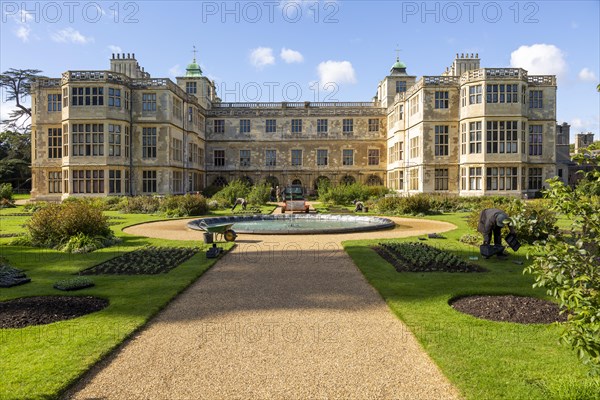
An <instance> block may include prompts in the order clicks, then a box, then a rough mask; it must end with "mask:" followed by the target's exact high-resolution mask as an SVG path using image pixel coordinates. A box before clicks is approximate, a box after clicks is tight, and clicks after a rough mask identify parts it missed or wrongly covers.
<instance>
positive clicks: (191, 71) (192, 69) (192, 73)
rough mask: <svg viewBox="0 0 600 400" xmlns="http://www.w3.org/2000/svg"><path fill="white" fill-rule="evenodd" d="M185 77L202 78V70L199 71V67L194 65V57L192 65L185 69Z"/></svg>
mask: <svg viewBox="0 0 600 400" xmlns="http://www.w3.org/2000/svg"><path fill="white" fill-rule="evenodd" d="M185 76H186V77H196V76H202V70H201V69H200V66H199V65H198V64H197V63H196V57H194V61H192V63H191V64H190V65H188V66H187V68H186V69H185Z"/></svg>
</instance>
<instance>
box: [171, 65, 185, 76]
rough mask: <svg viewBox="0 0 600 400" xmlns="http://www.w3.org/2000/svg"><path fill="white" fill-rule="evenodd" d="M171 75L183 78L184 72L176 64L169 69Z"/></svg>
mask: <svg viewBox="0 0 600 400" xmlns="http://www.w3.org/2000/svg"><path fill="white" fill-rule="evenodd" d="M169 75H170V76H175V77H177V76H183V71H182V70H181V67H180V66H179V64H175V65H173V66H172V67H171V68H169Z"/></svg>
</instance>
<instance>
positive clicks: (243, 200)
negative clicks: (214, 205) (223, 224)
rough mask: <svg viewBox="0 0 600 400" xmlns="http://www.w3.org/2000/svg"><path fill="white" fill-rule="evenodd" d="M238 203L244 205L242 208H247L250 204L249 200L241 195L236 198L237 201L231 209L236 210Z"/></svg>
mask: <svg viewBox="0 0 600 400" xmlns="http://www.w3.org/2000/svg"><path fill="white" fill-rule="evenodd" d="M238 204H240V205H241V206H242V210H245V209H246V206H247V205H248V202H247V201H246V199H244V198H242V197H240V198H237V199H235V203H233V207H231V211H233V210H235V208H236V207H237V206H238Z"/></svg>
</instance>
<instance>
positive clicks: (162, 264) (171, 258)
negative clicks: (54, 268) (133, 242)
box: [79, 246, 200, 275]
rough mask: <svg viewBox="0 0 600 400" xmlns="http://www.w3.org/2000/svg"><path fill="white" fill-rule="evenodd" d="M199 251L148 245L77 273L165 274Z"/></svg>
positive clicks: (187, 248) (197, 249) (196, 249)
mask: <svg viewBox="0 0 600 400" xmlns="http://www.w3.org/2000/svg"><path fill="white" fill-rule="evenodd" d="M199 251H200V249H199V248H189V247H154V246H149V247H145V248H143V249H139V250H135V251H131V252H129V253H125V254H123V255H121V256H118V257H115V258H112V259H110V260H108V261H105V262H103V263H100V264H98V265H94V266H93V267H90V268H87V269H84V270H83V271H81V272H80V273H79V275H102V274H115V275H143V274H147V275H154V274H166V273H168V272H169V271H170V270H172V269H173V268H175V267H177V266H178V265H179V264H182V263H183V262H185V261H187V260H188V259H190V258H191V257H193V256H194V255H195V254H196V253H198V252H199Z"/></svg>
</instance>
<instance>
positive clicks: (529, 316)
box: [450, 295, 567, 324]
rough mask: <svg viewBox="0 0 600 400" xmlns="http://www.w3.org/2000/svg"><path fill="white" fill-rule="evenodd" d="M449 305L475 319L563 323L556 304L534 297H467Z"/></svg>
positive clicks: (564, 316)
mask: <svg viewBox="0 0 600 400" xmlns="http://www.w3.org/2000/svg"><path fill="white" fill-rule="evenodd" d="M450 305H451V306H452V307H453V308H454V309H456V310H458V311H460V312H463V313H465V314H469V315H472V316H474V317H477V318H482V319H489V320H491V321H500V322H516V323H520V324H550V323H552V322H557V321H559V322H564V321H566V320H567V317H566V315H564V314H559V308H558V305H557V304H554V303H552V302H550V301H546V300H542V299H537V298H535V297H523V296H513V295H506V296H468V297H461V298H458V299H455V300H451V301H450Z"/></svg>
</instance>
